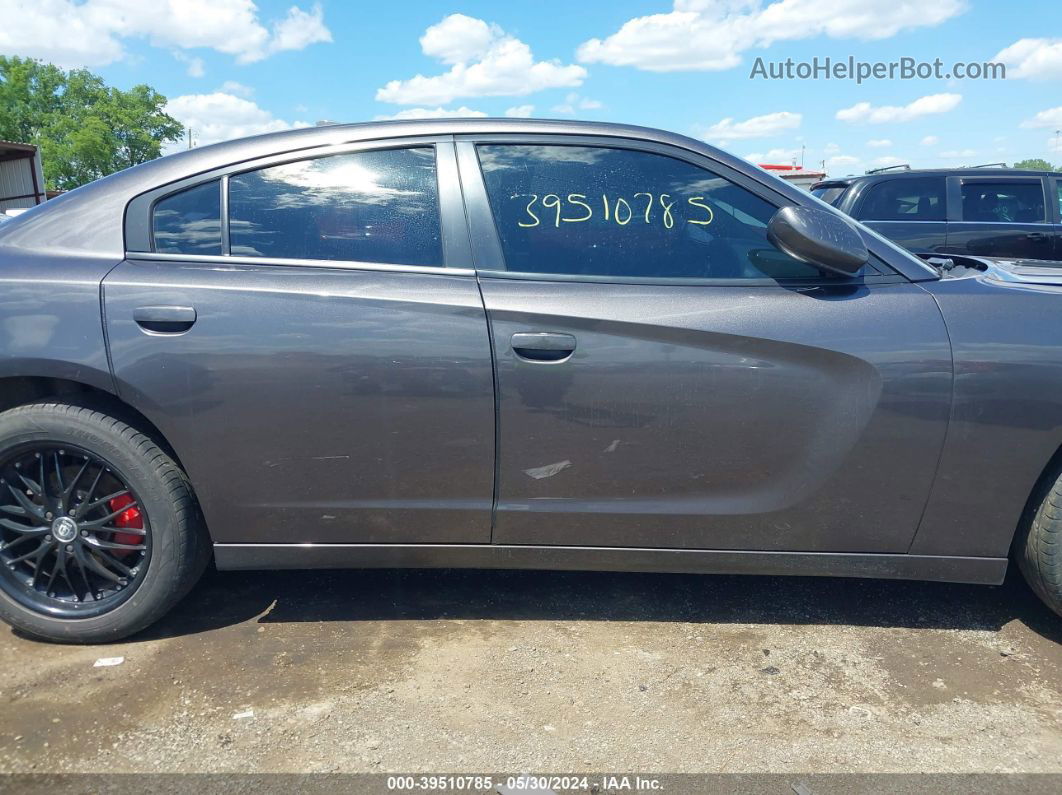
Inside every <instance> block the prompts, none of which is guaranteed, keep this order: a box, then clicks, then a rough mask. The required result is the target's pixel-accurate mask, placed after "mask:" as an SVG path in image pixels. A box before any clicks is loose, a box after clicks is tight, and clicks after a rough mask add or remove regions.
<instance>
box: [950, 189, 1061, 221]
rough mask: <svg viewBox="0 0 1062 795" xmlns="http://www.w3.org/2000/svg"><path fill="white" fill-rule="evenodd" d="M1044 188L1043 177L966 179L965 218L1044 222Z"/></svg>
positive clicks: (973, 219)
mask: <svg viewBox="0 0 1062 795" xmlns="http://www.w3.org/2000/svg"><path fill="white" fill-rule="evenodd" d="M1045 219H1046V216H1045V214H1044V189H1043V186H1042V185H1041V184H1040V182H1039V181H1033V180H1028V181H1025V182H1018V181H1015V182H1000V181H997V180H991V181H987V182H977V181H972V180H963V182H962V220H964V221H1001V222H1010V223H1019V224H1020V223H1027V224H1036V223H1043V222H1044V221H1045Z"/></svg>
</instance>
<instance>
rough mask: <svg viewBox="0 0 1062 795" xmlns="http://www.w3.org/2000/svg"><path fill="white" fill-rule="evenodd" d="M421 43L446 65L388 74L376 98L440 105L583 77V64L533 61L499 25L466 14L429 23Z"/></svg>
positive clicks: (578, 80) (559, 84)
mask: <svg viewBox="0 0 1062 795" xmlns="http://www.w3.org/2000/svg"><path fill="white" fill-rule="evenodd" d="M420 47H421V49H422V50H423V51H424V54H425V55H428V56H430V57H433V58H437V59H439V60H440V61H442V62H443V63H444V64H447V65H449V66H450V70H449V71H448V72H444V73H443V74H439V75H433V76H431V77H425V76H424V75H420V74H418V75H416V76H415V77H412V78H410V79H409V80H392V81H390V82H389V83H387V85H385V86H384V87H383V88H380V89H379V90H377V92H376V99H377V100H379V101H380V102H392V103H394V104H397V105H418V104H439V105H442V104H446V103H447V102H452V101H453V100H455V99H458V98H460V97H496V96H525V95H527V94H533V93H534V92H536V91H541V90H543V89H547V88H571V87H576V86H580V85H582V83H583V80H584V79H586V69H584V68H583V67H581V66H577V65H574V64H568V65H565V64H562V63H560V62H559V61H555V60H554V61H536V60H535V59H534V55H533V54H532V52H531V48H530V47H528V46H527V45H526V44H524V42H522V41H520V40H519V39H517V38H514V37H513V36H509V35H508V34H506V33H505V31H503V30H502V29H501V28H499V27H498V26H497V25H492V24H488V23H486V22H484V21H483V20H481V19H475V18H473V17H468V16H465V15H464V14H451V15H450V16H448V17H446V18H445V19H443V20H442V21H441V22H439V23H438V24H436V25H432V26H431V27H430V28H428V29H427V30H426V31H425V32H424V35H423V36H421V39H420Z"/></svg>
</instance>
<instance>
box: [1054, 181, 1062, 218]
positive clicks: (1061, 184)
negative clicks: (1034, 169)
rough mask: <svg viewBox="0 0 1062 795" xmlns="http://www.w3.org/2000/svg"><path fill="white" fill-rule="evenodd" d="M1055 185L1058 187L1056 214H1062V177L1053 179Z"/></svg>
mask: <svg viewBox="0 0 1062 795" xmlns="http://www.w3.org/2000/svg"><path fill="white" fill-rule="evenodd" d="M1055 187H1057V188H1058V214H1059V215H1060V216H1062V179H1056V180H1055Z"/></svg>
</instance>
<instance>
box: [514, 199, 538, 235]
mask: <svg viewBox="0 0 1062 795" xmlns="http://www.w3.org/2000/svg"><path fill="white" fill-rule="evenodd" d="M537 201H538V194H537V193H532V194H531V201H529V202H528V203H527V214H528V215H530V216H531V217H532V218H534V219H535V222H534V223H533V224H525V223H524V222H523V221H517V222H516V225H517V226H522V227H525V228H529V227H533V226H538V216H537V215H535V214H534V213H533V212H531V205H533V204H534V203H535V202H537Z"/></svg>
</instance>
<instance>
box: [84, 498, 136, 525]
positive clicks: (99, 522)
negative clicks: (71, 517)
mask: <svg viewBox="0 0 1062 795" xmlns="http://www.w3.org/2000/svg"><path fill="white" fill-rule="evenodd" d="M136 507H137V503H136V500H133V501H132V502H131V503H129V504H128V505H123V506H122V507H121V508H119V509H118V510H117V511H112V512H111V513H109V514H107V515H106V516H104V517H103V518H102V519H93V520H92V521H91V522H79V525H80V526H81V527H84V528H85V529H86V530H92V529H94V528H97V527H100V526H102V525H105V524H107V522H109V521H111V519H114V518H115V517H117V516H120V515H121V514H123V513H125V512H126V511H128V510H129V509H130V508H136Z"/></svg>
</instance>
